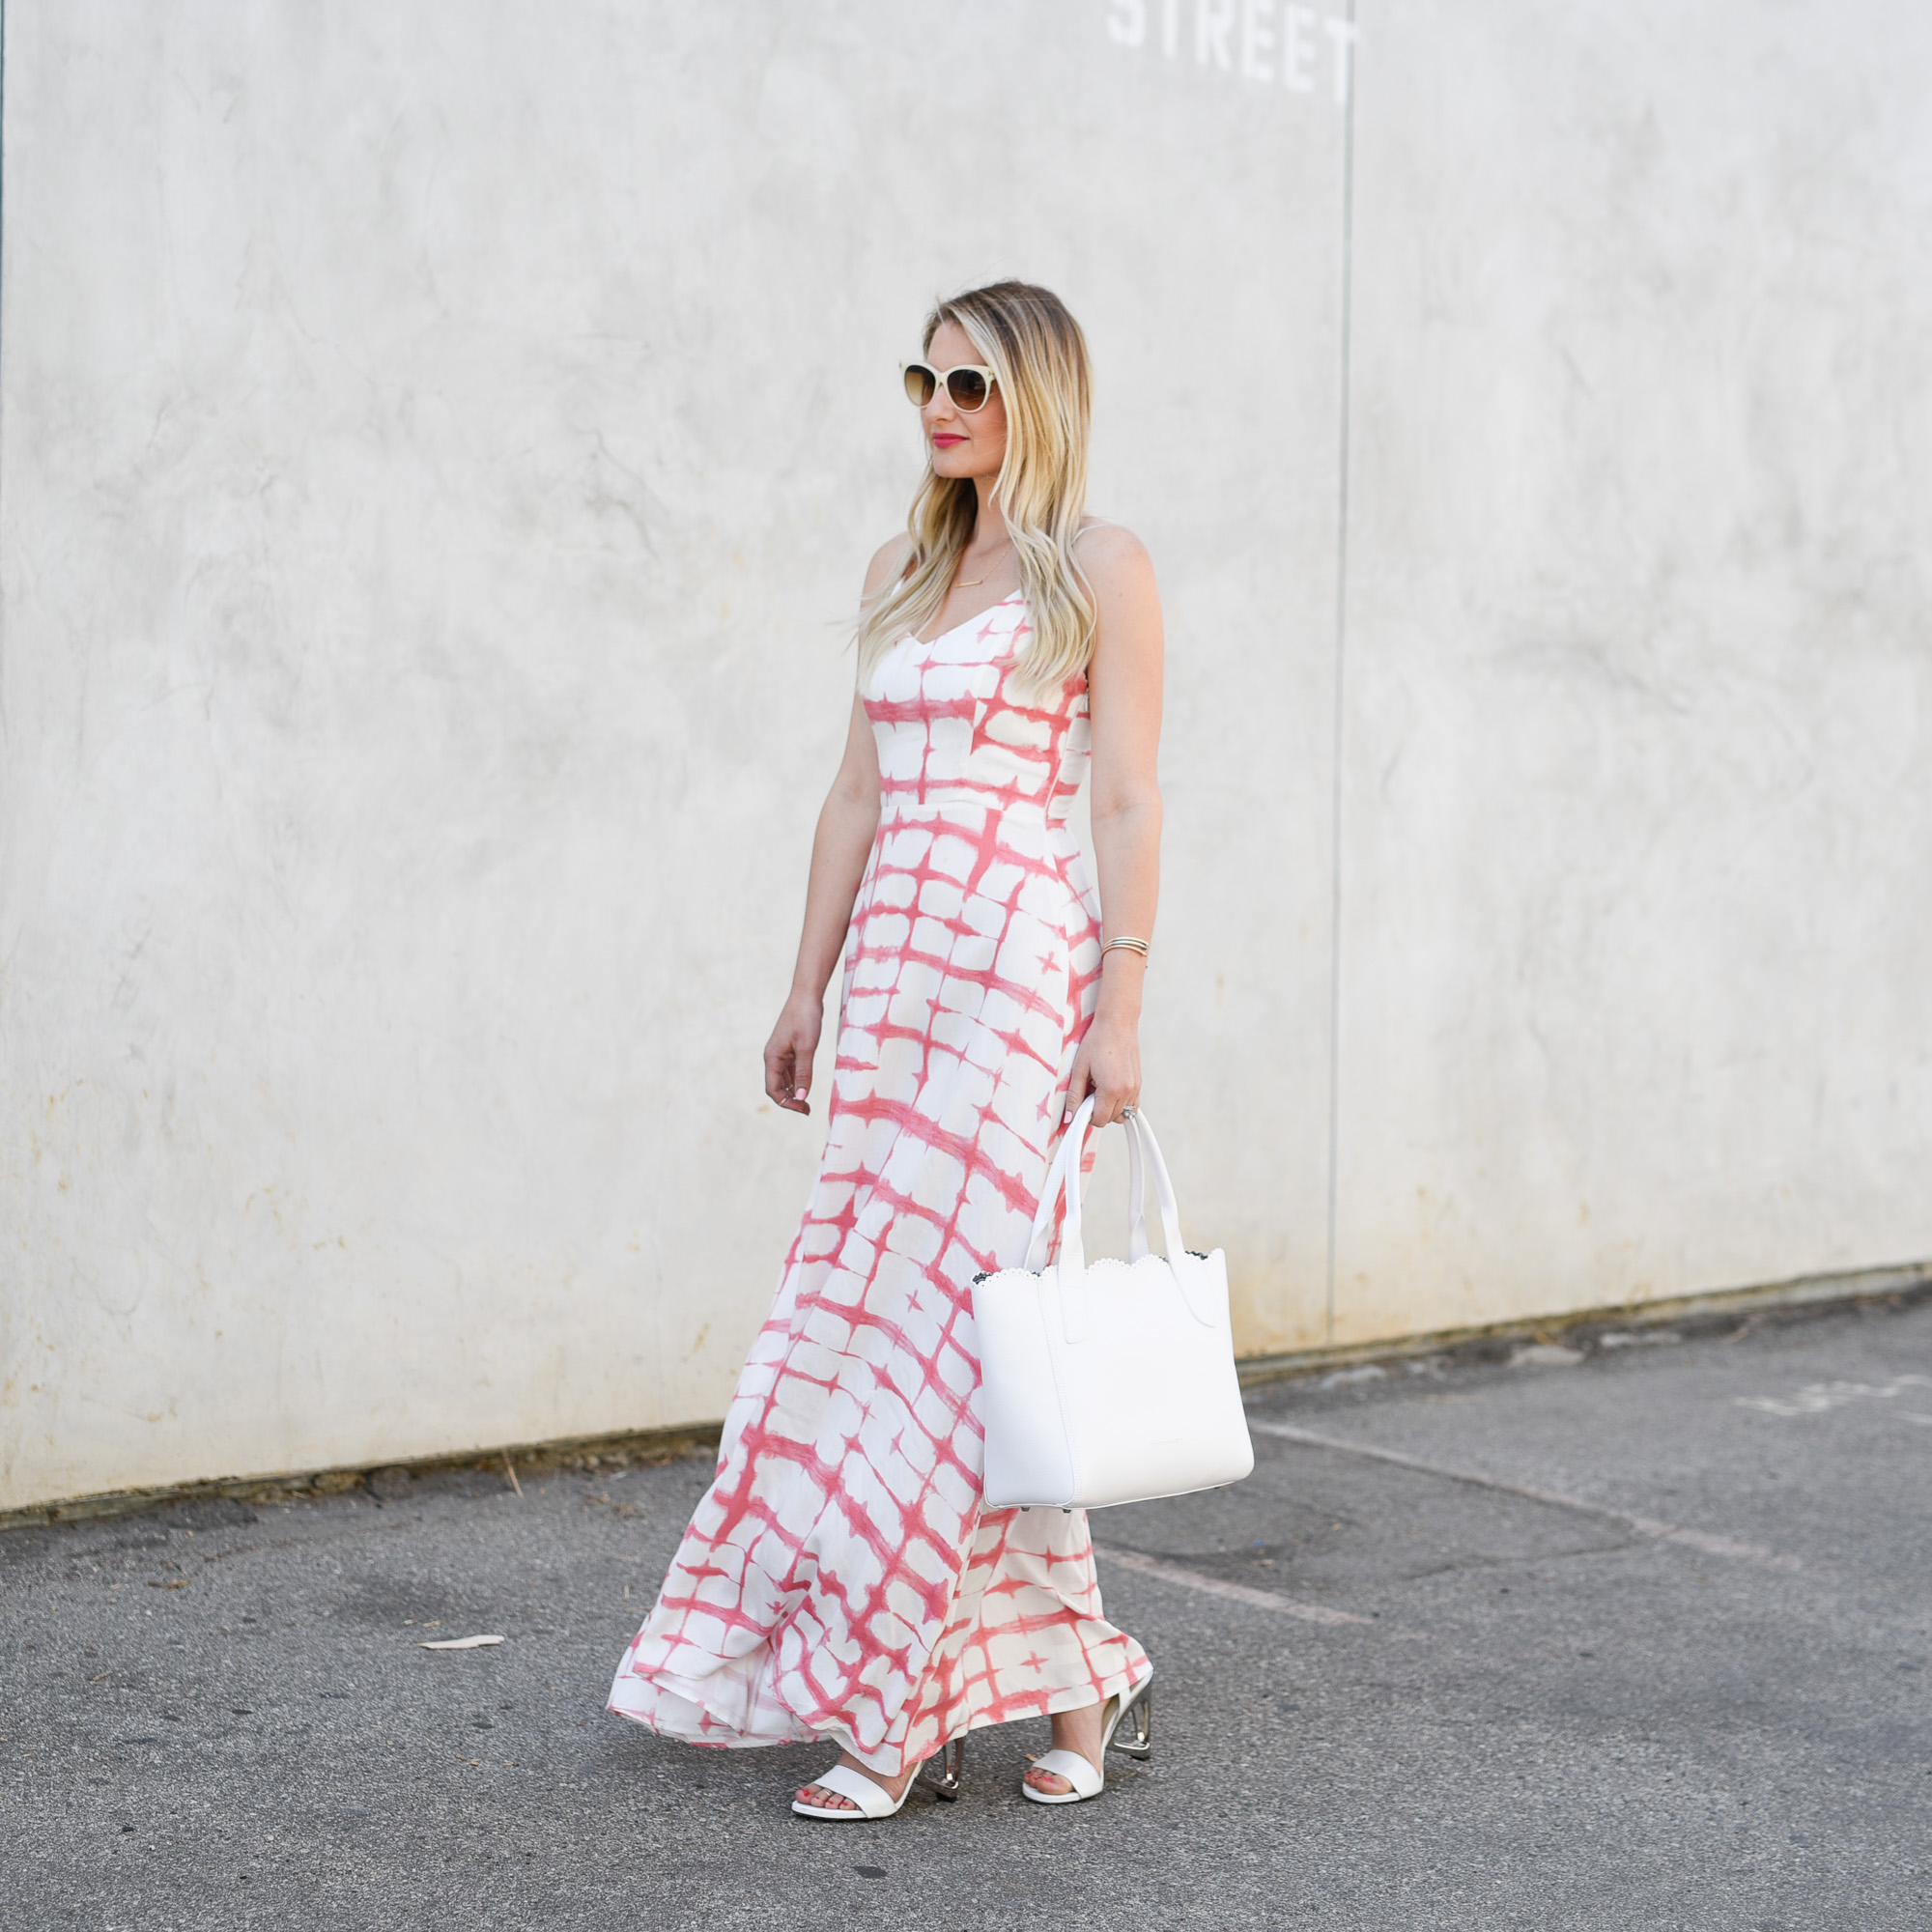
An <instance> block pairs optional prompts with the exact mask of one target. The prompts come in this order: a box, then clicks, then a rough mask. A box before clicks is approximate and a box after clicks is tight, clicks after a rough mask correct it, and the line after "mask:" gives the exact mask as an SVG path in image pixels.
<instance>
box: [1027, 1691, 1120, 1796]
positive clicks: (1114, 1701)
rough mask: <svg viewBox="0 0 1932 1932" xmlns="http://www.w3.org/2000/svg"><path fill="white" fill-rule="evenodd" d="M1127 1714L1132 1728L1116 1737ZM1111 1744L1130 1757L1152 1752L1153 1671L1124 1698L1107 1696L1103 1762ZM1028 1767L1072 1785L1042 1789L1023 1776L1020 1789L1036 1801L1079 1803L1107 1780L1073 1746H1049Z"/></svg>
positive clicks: (1103, 1735) (1102, 1728)
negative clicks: (1058, 1788)
mask: <svg viewBox="0 0 1932 1932" xmlns="http://www.w3.org/2000/svg"><path fill="white" fill-rule="evenodd" d="M1130 1714H1131V1716H1132V1718H1133V1728H1132V1730H1131V1732H1130V1733H1129V1735H1128V1736H1126V1737H1124V1738H1121V1739H1118V1740H1117V1738H1116V1736H1115V1733H1116V1732H1118V1731H1119V1730H1120V1728H1121V1725H1122V1721H1123V1720H1124V1719H1126V1718H1127V1717H1128V1716H1129V1715H1130ZM1110 1745H1111V1746H1112V1747H1113V1748H1114V1749H1115V1750H1119V1751H1124V1752H1126V1754H1127V1755H1128V1756H1129V1757H1139V1758H1145V1757H1151V1756H1152V1754H1153V1672H1152V1671H1149V1672H1148V1674H1147V1675H1146V1676H1145V1677H1143V1678H1142V1679H1141V1681H1140V1682H1139V1683H1138V1684H1136V1685H1135V1686H1134V1688H1133V1689H1132V1690H1129V1691H1128V1692H1127V1694H1126V1696H1125V1697H1124V1698H1122V1697H1118V1696H1115V1697H1109V1698H1108V1699H1107V1710H1106V1715H1105V1716H1104V1717H1103V1719H1101V1723H1100V1756H1101V1759H1102V1761H1103V1762H1104V1761H1105V1758H1106V1754H1107V1747H1109V1746H1110ZM1030 1768H1031V1769H1032V1770H1034V1771H1044V1772H1048V1773H1050V1774H1051V1775H1052V1776H1055V1777H1064V1778H1065V1780H1066V1781H1067V1783H1068V1784H1070V1785H1071V1786H1072V1787H1073V1789H1072V1790H1071V1791H1041V1790H1040V1789H1039V1788H1038V1787H1037V1785H1032V1784H1029V1783H1027V1782H1026V1780H1025V1779H1024V1778H1022V1779H1021V1780H1020V1790H1021V1791H1022V1793H1024V1794H1025V1796H1027V1797H1028V1798H1031V1799H1032V1800H1033V1802H1034V1803H1035V1804H1079V1803H1080V1802H1081V1801H1082V1800H1083V1799H1087V1798H1097V1797H1099V1795H1100V1793H1101V1791H1102V1790H1103V1789H1104V1788H1105V1786H1106V1782H1107V1775H1106V1773H1105V1772H1103V1771H1101V1770H1099V1769H1098V1768H1097V1767H1096V1766H1094V1765H1091V1764H1089V1763H1088V1762H1087V1760H1086V1759H1085V1758H1084V1757H1082V1756H1081V1755H1080V1753H1079V1752H1078V1751H1076V1750H1050V1751H1048V1752H1047V1753H1046V1754H1045V1755H1044V1756H1043V1757H1037V1758H1035V1759H1034V1761H1033V1764H1032V1766H1031V1767H1030Z"/></svg>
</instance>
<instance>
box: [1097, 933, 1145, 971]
mask: <svg viewBox="0 0 1932 1932" xmlns="http://www.w3.org/2000/svg"><path fill="white" fill-rule="evenodd" d="M1117 946H1122V947H1125V948H1126V950H1127V951H1128V952H1138V953H1139V954H1140V955H1141V964H1142V965H1143V966H1145V965H1146V964H1147V956H1148V943H1147V941H1146V940H1145V939H1110V940H1108V941H1107V943H1106V944H1105V945H1104V946H1102V947H1101V948H1100V963H1101V964H1102V965H1103V966H1104V965H1105V964H1106V963H1107V954H1108V953H1110V952H1113V950H1114V948H1115V947H1117Z"/></svg>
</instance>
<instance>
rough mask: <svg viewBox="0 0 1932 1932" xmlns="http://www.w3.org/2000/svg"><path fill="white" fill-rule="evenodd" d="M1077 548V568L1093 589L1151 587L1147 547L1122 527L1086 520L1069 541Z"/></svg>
mask: <svg viewBox="0 0 1932 1932" xmlns="http://www.w3.org/2000/svg"><path fill="white" fill-rule="evenodd" d="M1073 541H1074V542H1075V543H1076V544H1077V545H1078V546H1079V549H1078V552H1077V554H1078V556H1079V558H1080V568H1081V569H1082V570H1083V571H1085V572H1086V573H1087V576H1088V579H1089V580H1090V581H1091V582H1093V584H1094V587H1095V588H1096V589H1102V590H1104V589H1106V588H1108V587H1110V586H1115V585H1118V586H1121V587H1123V588H1124V587H1125V586H1127V585H1130V584H1131V585H1139V584H1142V583H1151V582H1152V580H1153V558H1152V557H1151V556H1150V555H1149V554H1148V548H1147V545H1146V544H1144V543H1142V542H1141V540H1140V538H1139V537H1137V536H1135V534H1134V533H1133V531H1132V530H1130V529H1128V528H1127V526H1126V525H1124V524H1112V523H1109V522H1108V521H1107V520H1106V519H1105V518H1104V517H1089V518H1088V519H1087V520H1086V521H1085V522H1084V523H1083V524H1082V525H1081V526H1080V531H1079V534H1078V535H1077V536H1076V537H1075V538H1074V539H1073Z"/></svg>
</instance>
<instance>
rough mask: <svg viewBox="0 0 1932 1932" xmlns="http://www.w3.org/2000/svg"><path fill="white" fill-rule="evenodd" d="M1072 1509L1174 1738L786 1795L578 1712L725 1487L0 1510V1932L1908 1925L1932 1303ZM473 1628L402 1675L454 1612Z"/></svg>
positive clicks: (728, 1758)
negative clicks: (1037, 1777)
mask: <svg viewBox="0 0 1932 1932" xmlns="http://www.w3.org/2000/svg"><path fill="white" fill-rule="evenodd" d="M1251 1407H1252V1415H1253V1420H1254V1423H1255V1426H1256V1431H1257V1434H1256V1446H1257V1451H1258V1464H1257V1467H1256V1471H1255V1474H1254V1476H1253V1477H1252V1478H1251V1479H1250V1480H1249V1481H1248V1482H1246V1483H1244V1484H1241V1485H1240V1486H1238V1487H1237V1488H1235V1489H1232V1490H1227V1491H1221V1492H1214V1493H1212V1494H1209V1495H1206V1496H1195V1497H1188V1498H1183V1499H1180V1500H1177V1501H1174V1502H1169V1503H1161V1504H1152V1505H1143V1506H1137V1507H1134V1508H1130V1509H1121V1510H1111V1511H1106V1512H1101V1513H1096V1514H1095V1516H1094V1533H1095V1537H1096V1540H1097V1541H1098V1542H1099V1543H1100V1544H1101V1546H1102V1555H1101V1577H1102V1581H1103V1584H1104V1587H1105V1591H1106V1598H1107V1608H1108V1614H1109V1616H1110V1618H1112V1619H1113V1620H1114V1621H1115V1622H1117V1623H1120V1624H1122V1625H1123V1626H1124V1627H1126V1628H1127V1629H1129V1630H1131V1631H1133V1632H1134V1633H1135V1634H1137V1635H1138V1636H1139V1637H1140V1638H1141V1640H1142V1641H1143V1642H1144V1643H1145V1644H1146V1646H1147V1648H1148V1651H1149V1652H1150V1654H1151V1656H1152V1658H1153V1660H1154V1664H1155V1670H1156V1684H1157V1687H1158V1689H1157V1696H1156V1704H1155V1711H1154V1752H1153V1756H1152V1758H1151V1760H1150V1761H1149V1762H1148V1763H1147V1764H1145V1765H1139V1764H1134V1763H1131V1762H1129V1761H1127V1760H1125V1759H1123V1758H1120V1757H1115V1758H1113V1759H1112V1760H1111V1762H1110V1768H1109V1777H1108V1786H1107V1790H1106V1792H1105V1793H1104V1794H1103V1796H1102V1797H1101V1798H1100V1799H1099V1800H1097V1801H1096V1802H1094V1803H1093V1804H1081V1805H1076V1806H1071V1807H1066V1808H1060V1809H1047V1808H1044V1807H1041V1806H1038V1805H1033V1804H1025V1803H1024V1802H1023V1801H1022V1800H1021V1798H1020V1796H1019V1788H1018V1786H1019V1777H1020V1774H1021V1772H1022V1770H1023V1769H1024V1766H1025V1763H1026V1757H1027V1754H1028V1753H1029V1752H1035V1751H1038V1750H1042V1749H1044V1748H1045V1747H1046V1726H1045V1724H1044V1722H1043V1721H1041V1722H1034V1723H1024V1724H1017V1725H1011V1726H1008V1727H1005V1728H1003V1729H999V1730H994V1731H982V1732H980V1733H976V1734H975V1736H974V1737H973V1739H972V1741H971V1744H970V1746H969V1750H968V1757H967V1767H966V1773H967V1776H966V1788H965V1792H964V1795H963V1796H962V1797H961V1798H960V1799H959V1801H958V1802H957V1803H956V1804H941V1803H938V1802H936V1801H934V1800H933V1799H931V1798H929V1797H925V1796H923V1795H920V1796H915V1798H914V1799H913V1800H912V1801H911V1803H910V1804H908V1806H907V1808H906V1810H905V1811H904V1812H902V1813H901V1814H900V1815H899V1816H898V1817H896V1818H895V1819H892V1820H889V1821H886V1822H883V1823H878V1824H870V1823H867V1824H862V1825H852V1826H842V1825H841V1826H833V1825H818V1824H812V1823H810V1822H809V1821H806V1820H802V1819H797V1818H794V1817H792V1816H791V1815H790V1813H789V1812H788V1810H787V1808H786V1804H787V1800H788V1796H789V1793H790V1791H791V1789H792V1787H793V1786H794V1785H796V1784H798V1783H800V1782H802V1781H804V1780H806V1779H807V1778H809V1777H810V1775H811V1774H812V1773H813V1771H814V1770H816V1769H818V1768H819V1767H821V1766H822V1765H823V1764H824V1763H825V1762H827V1761H828V1754H827V1752H826V1751H825V1750H823V1749H822V1748H805V1747H799V1748H788V1749H782V1750H772V1751H744V1752H730V1753H725V1752H699V1751H694V1750H691V1749H689V1748H686V1747H680V1746H676V1745H673V1744H669V1743H667V1742H664V1741H662V1740H659V1739H655V1738H652V1737H650V1736H648V1735H647V1734H645V1733H643V1732H641V1731H639V1730H638V1729H636V1728H634V1727H632V1726H629V1725H626V1724H623V1723H621V1722H619V1721H618V1720H617V1719H611V1718H607V1717H605V1716H604V1715H603V1714H602V1706H603V1700H604V1695H605V1691H606V1689H607V1687H608V1685H609V1682H610V1678H611V1669H612V1666H613V1665H614V1663H615V1661H616V1659H617V1656H618V1654H619V1652H620V1651H621V1649H622V1647H623V1645H624V1643H625V1641H626V1640H627V1639H628V1637H629V1635H630V1634H631V1633H632V1631H633V1630H634V1629H635V1627H636V1625H637V1623H638V1622H639V1619H640V1617H641V1615H642V1612H643V1611H644V1609H645V1608H646V1606H647V1605H648V1604H649V1602H650V1599H651V1596H652V1594H653V1592H654V1590H655V1587H656V1584H657V1582H658V1579H659V1577H660V1576H661V1574H662V1571H663V1568H664V1565H665V1562H666V1560H667V1558H668V1555H669V1553H670V1551H671V1549H672V1548H673V1546H674V1545H675V1542H676V1539H677V1537H678V1534H679V1532H680V1530H681V1529H682V1527H683V1524H684V1521H685V1520H686V1517H687V1516H688V1514H689V1512H690V1510H691V1507H692V1505H693V1504H694V1502H695V1501H696V1498H697V1496H698V1494H699V1492H701V1490H702V1488H703V1486H704V1483H705V1481H706V1479H707V1476H708V1473H709V1472H708V1464H707V1462H706V1461H705V1459H702V1458H687V1459H685V1460H682V1461H677V1462H671V1463H660V1464H656V1465H643V1466H634V1467H629V1468H623V1467H618V1468H611V1467H605V1468H598V1469H591V1470H577V1471H559V1472H554V1473H552V1474H549V1475H545V1476H541V1477H537V1476H532V1477H529V1478H526V1479H525V1480H524V1481H523V1493H522V1494H521V1495H519V1494H517V1493H516V1492H513V1491H512V1489H511V1488H510V1486H509V1483H508V1481H507V1480H506V1478H505V1475H504V1474H503V1472H502V1471H501V1469H500V1468H498V1469H496V1470H487V1469H469V1470H463V1471H455V1472H443V1473H439V1474H435V1475H429V1476H423V1477H419V1478H418V1477H411V1476H409V1475H407V1474H405V1473H404V1472H401V1471H392V1472H388V1473H387V1474H385V1475H384V1477H383V1478H381V1479H380V1480H378V1481H377V1482H375V1483H374V1484H373V1485H365V1486H364V1487H362V1488H360V1489H357V1490H355V1491H354V1492H349V1493H345V1494H339V1495H334V1496H327V1497H317V1498H314V1499H311V1500H299V1499H296V1500H288V1501H284V1502H268V1503H265V1502H257V1503H252V1504H250V1503H243V1502H240V1501H233V1500H224V1499H208V1498H204V1499H200V1500H196V1501H190V1502H183V1503H177V1504H174V1505H172V1506H168V1507H161V1508H156V1509H152V1510H148V1511H146V1512H143V1513H141V1514H138V1515H131V1516H123V1517H118V1518H113V1519H108V1520H99V1521H94V1522H82V1523H76V1524H72V1525H67V1526H59V1527H54V1528H21V1529H14V1530H11V1531H8V1532H6V1533H5V1534H0V1658H4V1662H5V1677H4V1691H0V1699H4V1702H3V1703H0V1732H3V1733H4V1736H0V1791H4V1792H5V1794H6V1798H5V1831H4V1834H0V1835H4V1847H0V1925H4V1927H5V1928H6V1932H41V1928H66V1927H85V1928H95V1929H96V1932H200V1928H211V1932H212V1929H213V1928H228V1927H244V1926H263V1927H270V1926H272V1927H276V1928H289V1932H307V1928H310V1927H328V1928H335V1927H340V1928H344V1932H352V1928H353V1932H364V1928H366V1932H390V1928H394V1929H395V1932H428V1929H429V1928H435V1932H441V1928H461V1932H469V1928H482V1927H503V1928H523V1927H539V1926H541V1927H551V1926H554V1927H570V1928H578V1927H582V1928H585V1932H602V1928H611V1932H618V1928H622V1932H638V1928H659V1927H663V1928H672V1927H678V1928H682V1927H716V1928H720V1932H727V1928H736V1927H757V1928H760V1932H763V1928H785V1932H789V1929H790V1928H801V1932H816V1928H821V1927H823V1928H872V1927H880V1928H884V1927H892V1928H895V1932H897V1929H898V1928H907V1927H920V1928H927V1927H929V1928H932V1932H979V1928H1001V1932H1005V1928H1009V1927H1011V1928H1017V1927H1022V1926H1024V1927H1028V1928H1037V1932H1060V1929H1061V1928H1064V1932H1139V1928H1143V1927H1167V1926H1182V1927H1196V1926H1198V1927H1204V1928H1205V1927H1251V1926H1254V1927H1276V1926H1280V1927H1292V1928H1303V1927H1307V1928H1330V1927H1332V1928H1351V1932H1354V1929H1355V1928H1363V1929H1364V1932H1366V1928H1374V1932H1383V1928H1391V1929H1393V1928H1400V1932H1428V1929H1429V1928H1436V1927H1441V1928H1454V1929H1455V1932H1475V1928H1491V1927H1494V1928H1505V1927H1507V1928H1523V1929H1524V1932H1530V1928H1534V1932H1610V1928H1618V1932H1621V1928H1632V1932H1638V1928H1641V1932H1663V1929H1664V1928H1678V1927H1682V1928H1686V1932H1692V1929H1693V1928H1694V1932H1730V1928H1739V1932H1746V1929H1748V1932H1815V1928H1821V1927H1845V1928H1856V1932H1885V1928H1899V1932H1924V1928H1926V1927H1928V1926H1932V1716H1929V1715H1928V1694H1932V1524H1928V1515H1932V1511H1928V1485H1927V1474H1928V1468H1932V1303H1922V1302H1921V1303H1920V1304H1918V1305H1917V1306H1905V1307H1902V1308H1901V1307H1894V1306H1867V1307H1863V1308H1860V1309H1856V1310H1848V1311H1839V1312H1834V1313H1830V1314H1826V1315H1822V1316H1819V1315H1812V1316H1810V1317H1809V1318H1808V1319H1804V1320H1791V1321H1776V1320H1765V1319H1761V1318H1760V1319H1753V1320H1751V1321H1747V1322H1744V1323H1742V1324H1726V1323H1722V1322H1719V1323H1717V1324H1715V1325H1714V1326H1709V1327H1707V1328H1706V1331H1705V1332H1702V1333H1694V1334H1692V1333H1685V1334H1678V1335H1676V1336H1674V1337H1673V1336H1671V1335H1669V1334H1667V1333H1666V1334H1659V1333H1644V1332H1642V1331H1634V1332H1632V1333H1630V1334H1628V1335H1624V1336H1618V1335H1616V1334H1614V1333H1611V1334H1607V1335H1605V1334H1597V1335H1595V1336H1591V1337H1587V1338H1585V1346H1584V1347H1583V1348H1581V1349H1567V1348H1551V1347H1543V1348H1534V1347H1532V1348H1529V1349H1527V1350H1517V1351H1516V1359H1515V1360H1514V1361H1513V1362H1490V1363H1476V1364H1473V1365H1471V1364H1467V1363H1459V1362H1457V1361H1455V1360H1451V1359H1446V1358H1444V1359H1435V1360H1429V1361H1418V1362H1408V1363H1398V1364H1391V1365H1389V1366H1386V1367H1384V1368H1382V1369H1380V1370H1375V1369H1354V1370H1350V1371H1345V1372H1342V1373H1339V1374H1336V1375H1333V1376H1330V1377H1327V1378H1313V1379H1307V1380H1303V1381H1299V1382H1293V1383H1278V1384H1273V1385H1269V1386H1265V1387H1263V1388H1261V1389H1259V1390H1257V1391H1255V1393H1254V1396H1253V1399H1252V1404H1251ZM479 1634H491V1635H501V1636H502V1637H503V1639H504V1641H503V1642H502V1643H500V1644H498V1645H493V1646H486V1647H481V1648H476V1649H469V1650H444V1651H432V1650H426V1649H424V1648H422V1647H421V1645H422V1644H424V1643H425V1642H438V1641H441V1640H443V1639H445V1638H449V1637H454V1636H469V1635H479Z"/></svg>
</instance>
